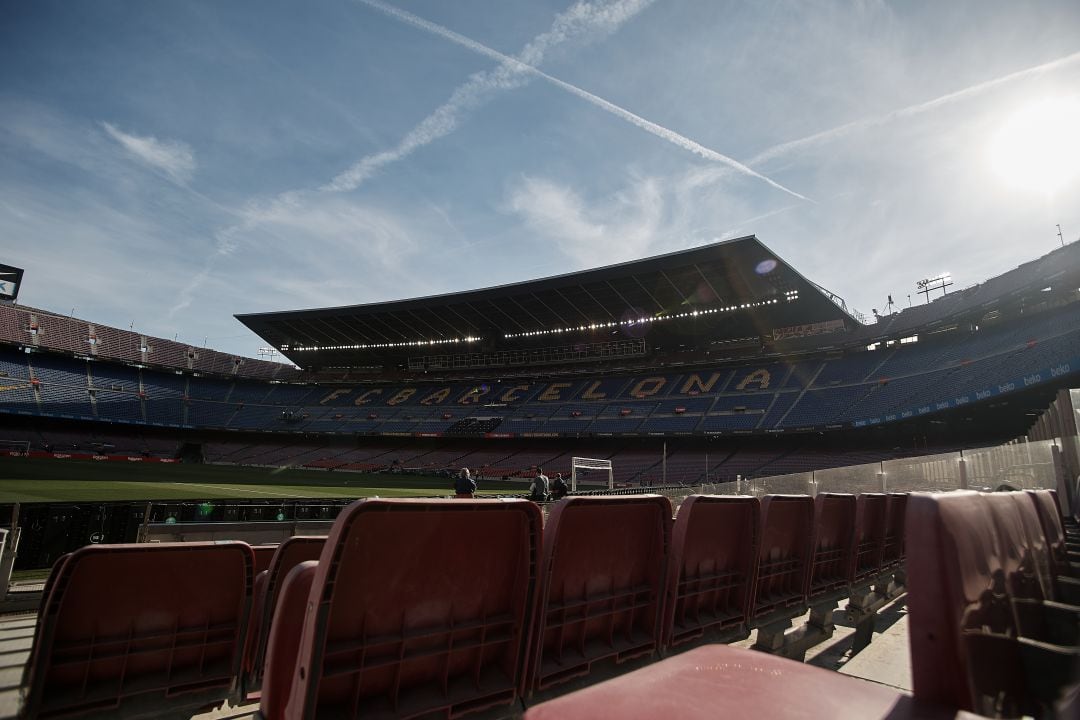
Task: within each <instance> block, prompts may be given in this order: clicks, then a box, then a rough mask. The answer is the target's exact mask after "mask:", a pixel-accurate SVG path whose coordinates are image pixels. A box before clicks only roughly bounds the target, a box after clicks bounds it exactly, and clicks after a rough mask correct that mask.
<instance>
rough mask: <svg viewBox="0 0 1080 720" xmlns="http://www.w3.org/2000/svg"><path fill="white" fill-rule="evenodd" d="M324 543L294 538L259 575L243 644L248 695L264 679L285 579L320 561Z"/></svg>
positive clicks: (280, 547)
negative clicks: (310, 562)
mask: <svg viewBox="0 0 1080 720" xmlns="http://www.w3.org/2000/svg"><path fill="white" fill-rule="evenodd" d="M325 544H326V538H325V537H321V536H318V537H316V536H310V537H309V536H302V535H297V536H295V537H291V538H289V539H288V540H286V541H285V542H283V543H281V545H278V546H276V548H275V550H276V551H275V552H274V555H273V557H272V558H271V560H270V563H269V565H268V567H267V569H266V570H265V571H263V572H261V573H259V574H258V576H256V578H255V602H254V603H253V605H252V609H251V622H250V623H249V624H248V633H247V640H246V641H245V643H244V674H245V677H246V683H245V685H246V687H245V690H247V691H248V692H250V691H252V690H254V689H256V688H257V687H258V686H259V682H260V680H261V679H262V670H263V661H264V660H265V659H266V643H267V639H268V638H269V635H270V624H271V622H272V621H273V616H274V608H275V607H276V606H277V602H278V597H279V595H280V593H281V584H282V582H283V581H284V579H285V576H286V575H287V574H288V573H289V571H290V570H292V569H293V568H294V567H295V566H297V565H299V564H300V563H302V562H306V561H308V560H318V559H319V555H320V554H321V553H322V550H323V546H324V545H325Z"/></svg>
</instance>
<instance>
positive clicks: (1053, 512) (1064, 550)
mask: <svg viewBox="0 0 1080 720" xmlns="http://www.w3.org/2000/svg"><path fill="white" fill-rule="evenodd" d="M1025 492H1027V493H1028V494H1029V495H1030V496H1031V499H1032V501H1033V502H1034V503H1035V509H1036V510H1037V511H1038V513H1039V522H1040V523H1041V524H1042V528H1043V533H1045V535H1046V543H1047V545H1048V546H1049V547H1050V554H1051V555H1052V556H1053V558H1054V572H1055V573H1056V574H1059V575H1061V574H1065V573H1066V572H1067V570H1068V568H1069V567H1070V562H1069V560H1070V559H1069V549H1068V547H1067V545H1066V543H1065V529H1064V528H1063V527H1062V525H1061V520H1060V516H1059V515H1058V509H1057V503H1056V502H1055V501H1054V496H1053V495H1051V494H1050V491H1049V490H1026V491H1025Z"/></svg>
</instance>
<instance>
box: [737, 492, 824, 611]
mask: <svg viewBox="0 0 1080 720" xmlns="http://www.w3.org/2000/svg"><path fill="white" fill-rule="evenodd" d="M813 533H814V499H813V498H812V497H810V496H809V495H766V496H765V497H764V498H763V499H762V501H761V543H760V544H759V545H758V554H757V567H756V569H755V572H754V599H753V606H752V607H753V609H752V611H751V613H750V619H751V623H752V624H755V623H756V624H763V623H765V622H768V621H769V620H770V618H771V616H773V615H790V614H791V613H793V612H796V611H797V610H799V608H803V607H805V605H806V577H807V574H808V573H809V571H810V559H811V552H812V548H811V545H812V544H813V539H814V537H813Z"/></svg>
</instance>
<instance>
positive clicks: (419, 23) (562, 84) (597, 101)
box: [357, 0, 809, 200]
mask: <svg viewBox="0 0 1080 720" xmlns="http://www.w3.org/2000/svg"><path fill="white" fill-rule="evenodd" d="M357 2H360V3H362V4H364V5H367V6H368V7H371V8H374V9H376V10H378V11H380V12H382V13H384V14H386V15H389V16H390V17H393V18H395V19H397V20H400V21H401V22H404V23H406V24H408V25H412V26H413V27H415V28H417V29H420V30H423V31H425V32H428V33H431V34H433V35H437V36H439V37H441V38H443V39H445V40H449V41H450V42H452V43H454V44H456V45H460V46H461V47H464V48H466V49H468V50H471V51H473V52H475V53H477V54H479V55H483V56H485V57H488V58H491V59H492V60H495V61H497V62H499V63H501V64H503V65H504V66H508V67H510V68H513V69H514V70H516V71H517V72H519V73H524V74H528V75H532V76H534V77H538V78H540V79H542V80H545V81H547V82H548V83H550V84H552V85H554V86H555V87H558V88H560V89H562V90H565V91H566V92H568V93H570V94H572V95H575V96H576V97H579V98H581V99H582V100H585V101H586V102H588V103H591V104H592V105H594V106H595V107H598V108H600V109H601V110H604V111H606V112H608V113H611V114H612V115H614V116H616V117H618V118H621V119H623V120H625V121H627V122H629V123H630V124H632V125H634V126H635V127H638V128H640V129H642V130H644V131H645V132H648V133H651V134H653V135H655V136H656V137H658V138H661V139H663V140H666V141H668V142H670V143H672V144H674V145H676V146H678V147H681V148H682V149H684V150H687V151H689V152H692V153H694V154H695V155H698V156H699V157H702V158H705V159H706V160H711V161H713V162H718V163H721V164H723V165H726V166H728V167H730V168H731V169H733V170H735V171H737V172H740V173H742V174H743V175H747V176H749V177H752V178H756V179H758V180H761V181H762V182H764V183H766V184H767V185H769V186H771V187H774V188H776V189H777V190H780V191H782V192H785V193H787V194H789V195H792V196H794V197H796V198H799V199H800V200H809V198H807V197H806V196H804V195H800V194H799V193H797V192H795V191H794V190H792V189H790V188H787V187H785V186H783V185H781V184H780V183H778V182H776V181H775V180H773V179H771V178H768V177H766V176H764V175H762V174H761V173H759V172H757V171H756V170H754V169H752V168H750V167H748V166H747V165H744V164H743V163H741V162H739V161H738V160H736V159H734V158H732V157H728V156H727V155H724V154H723V153H719V152H717V151H715V150H713V149H711V148H707V147H705V146H704V145H701V144H700V143H697V142H695V141H693V140H691V139H690V138H688V137H686V136H685V135H680V134H679V133H677V132H675V131H674V130H671V129H670V128H666V127H663V126H662V125H657V124H656V123H654V122H652V121H650V120H646V119H645V118H643V117H641V116H640V115H636V114H634V113H632V112H630V111H629V110H627V109H626V108H623V107H619V106H618V105H616V104H615V103H612V102H610V101H608V100H605V99H604V98H602V97H599V96H597V95H594V94H593V93H591V92H589V91H588V90H583V89H582V88H579V87H577V86H576V85H572V84H570V83H568V82H566V81H565V80H560V79H559V78H557V77H553V76H551V75H548V74H547V73H545V72H544V71H542V70H540V69H538V68H536V67H535V66H533V65H530V64H528V63H527V62H524V61H522V60H519V59H518V58H513V57H510V56H509V55H505V54H503V53H501V52H499V51H498V50H495V49H493V48H490V47H488V46H487V45H484V44H483V43H479V42H477V41H476V40H473V39H471V38H467V37H465V36H464V35H461V34H460V33H456V32H454V31H453V30H450V29H449V28H445V27H443V26H442V25H438V24H436V23H433V22H431V21H429V20H425V19H423V18H421V17H418V16H416V15H413V14H412V13H410V12H407V11H405V10H402V9H400V8H397V7H394V6H393V5H388V4H387V3H385V2H382V0H357Z"/></svg>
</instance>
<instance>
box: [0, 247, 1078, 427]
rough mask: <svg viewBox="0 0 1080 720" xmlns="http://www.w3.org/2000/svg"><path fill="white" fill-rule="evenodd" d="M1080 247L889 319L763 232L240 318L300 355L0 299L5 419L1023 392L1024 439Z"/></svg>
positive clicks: (1073, 287) (538, 412)
mask: <svg viewBox="0 0 1080 720" xmlns="http://www.w3.org/2000/svg"><path fill="white" fill-rule="evenodd" d="M1078 248H1080V246H1077V245H1075V244H1074V245H1070V246H1067V247H1064V248H1061V249H1059V250H1055V251H1054V252H1052V253H1050V254H1048V255H1046V256H1044V257H1042V258H1039V259H1038V260H1035V261H1033V262H1031V263H1028V264H1026V265H1023V266H1021V267H1019V268H1016V269H1014V270H1012V271H1009V272H1007V273H1005V274H1003V275H1001V276H999V277H996V278H993V279H991V280H988V281H986V282H984V283H982V284H979V285H976V286H973V287H970V288H967V289H964V290H962V291H959V292H955V293H951V294H948V295H947V296H945V297H942V298H939V299H937V300H934V301H933V302H929V303H926V304H923V305H918V306H915V307H912V308H906V309H904V310H902V311H900V312H897V313H894V314H891V315H887V316H883V317H879V318H878V321H877V322H876V323H873V324H864V323H862V322H860V321H859V320H858V319H857V318H856V317H855V315H854V314H853V313H851V312H849V311H848V310H847V308H845V307H844V305H843V302H842V300H839V298H837V297H836V296H835V295H832V294H831V293H829V292H828V291H826V290H824V289H822V288H821V287H820V286H818V285H815V284H814V283H813V282H811V281H809V280H807V279H806V278H805V277H803V276H802V275H801V274H799V273H798V272H797V271H796V270H794V269H793V268H792V267H791V266H790V265H788V264H787V263H785V262H784V261H783V260H782V259H781V258H779V257H777V256H776V255H775V253H772V252H771V251H770V250H769V249H768V248H767V247H766V246H765V245H763V244H762V243H761V242H759V241H758V240H757V239H756V238H754V237H748V238H742V239H739V240H733V241H729V242H723V243H714V244H711V245H706V246H704V247H700V248H695V249H692V250H687V251H682V252H677V253H671V254H668V255H663V256H659V257H655V258H648V259H645V260H639V261H635V262H631V263H624V264H621V265H613V266H609V267H604V268H598V269H595V270H589V271H584V272H580V273H573V274H569V275H562V276H558V277H553V278H546V279H542V280H535V281H530V282H525V283H518V284H513V285H506V286H501V287H496V288H489V289H484V290H475V291H469V292H464V293H455V294H451V295H442V296H435V297H427V298H417V299H411V300H400V301H393V302H387V303H378V304H373V305H360V306H353V307H344V308H329V309H316V310H300V311H292V312H277V313H264V314H258V315H240V316H238V317H239V319H240V320H241V321H242V322H243V323H244V324H246V325H247V326H248V327H250V328H251V329H252V330H254V331H255V332H257V333H259V334H260V336H261V337H263V338H264V339H265V340H266V341H267V342H268V343H270V344H272V345H273V346H274V347H276V348H278V349H279V350H280V351H281V352H282V353H283V354H284V355H285V356H287V357H289V358H290V359H291V360H293V361H294V362H296V363H297V365H298V368H290V367H288V366H285V365H282V364H279V363H269V362H265V361H259V360H251V359H246V358H241V357H236V356H231V355H228V354H226V353H219V352H215V351H212V350H205V349H201V348H194V347H190V346H185V345H183V344H180V343H175V342H171V341H166V340H162V339H158V338H152V337H147V336H145V335H141V334H138V333H133V332H130V331H125V330H121V329H117V328H110V327H106V326H102V325H99V324H96V323H92V322H88V321H82V320H75V319H72V318H67V317H62V316H58V315H56V314H53V313H49V312H47V311H41V310H35V309H31V308H23V307H18V306H12V305H8V306H0V375H2V376H3V377H4V386H3V391H2V392H0V415H7V416H12V415H15V416H23V417H25V416H34V417H38V418H58V419H60V420H64V421H72V420H78V421H85V422H90V423H102V424H108V425H110V426H113V427H121V428H122V427H124V426H129V425H131V426H142V427H160V428H173V429H182V430H206V431H216V430H222V431H240V432H252V433H268V432H269V433H293V434H296V433H304V434H320V435H339V436H350V437H351V436H358V435H359V436H383V437H403V436H404V437H453V436H463V437H473V438H475V437H478V436H487V437H489V438H491V437H494V438H510V437H513V438H545V437H546V438H558V437H573V438H605V437H683V436H691V437H695V436H700V437H706V436H724V435H752V434H772V435H775V434H780V433H792V432H821V431H827V430H839V429H849V430H850V429H853V428H871V427H879V426H886V425H894V424H903V423H910V422H913V421H917V420H920V419H923V420H928V421H932V420H933V419H936V418H939V417H941V416H946V417H949V413H953V414H954V415H955V414H956V413H958V412H959V413H967V415H966V416H967V417H972V416H980V417H982V416H992V417H994V418H995V422H997V421H999V416H998V414H997V413H995V411H994V408H1001V407H1006V406H1009V403H1010V399H1012V400H1014V401H1015V402H1013V407H1011V408H1009V409H1007V410H1005V411H1004V413H1005V415H1006V416H1007V417H1011V418H1012V422H1011V423H1009V428H1008V429H1009V430H1010V431H1015V430H1016V428H1017V427H1019V424H1021V423H1025V422H1028V419H1027V415H1026V414H1027V413H1028V412H1030V411H1031V410H1032V409H1033V407H1035V406H1036V405H1038V404H1041V405H1039V406H1040V407H1045V405H1046V404H1047V403H1048V399H1049V398H1050V397H1052V395H1053V391H1054V390H1055V389H1057V388H1060V387H1064V386H1065V385H1066V384H1067V383H1068V381H1069V378H1070V377H1071V376H1073V375H1075V373H1076V370H1077V369H1080V312H1077V308H1078V305H1077V294H1078V291H1077V288H1078V287H1080V249H1078ZM1025 393H1035V395H1034V399H1033V400H1031V401H1029V400H1028V395H1026V394H1025ZM975 408H978V409H979V410H978V412H972V410H973V409H975ZM1021 430H1022V428H1021Z"/></svg>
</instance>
